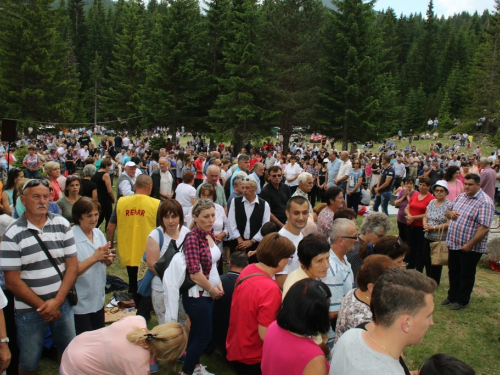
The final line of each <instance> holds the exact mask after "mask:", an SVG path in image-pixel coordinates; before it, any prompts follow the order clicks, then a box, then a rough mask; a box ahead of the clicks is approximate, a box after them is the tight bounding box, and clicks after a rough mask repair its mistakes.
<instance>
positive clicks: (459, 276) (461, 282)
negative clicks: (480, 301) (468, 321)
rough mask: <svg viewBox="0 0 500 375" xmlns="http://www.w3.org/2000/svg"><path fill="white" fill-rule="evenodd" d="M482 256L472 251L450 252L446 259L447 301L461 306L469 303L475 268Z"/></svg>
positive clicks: (474, 280) (474, 278) (474, 279)
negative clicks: (448, 286) (448, 287)
mask: <svg viewBox="0 0 500 375" xmlns="http://www.w3.org/2000/svg"><path fill="white" fill-rule="evenodd" d="M482 255H483V254H481V253H476V252H473V251H469V252H466V251H461V250H451V249H450V251H449V257H448V277H449V279H450V289H448V299H449V300H450V301H452V302H457V303H459V304H461V305H463V306H465V305H467V304H468V303H469V301H470V295H471V294H472V289H474V283H475V282H476V268H477V264H478V263H479V260H480V259H481V256H482Z"/></svg>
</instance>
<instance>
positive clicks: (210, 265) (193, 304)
mask: <svg viewBox="0 0 500 375" xmlns="http://www.w3.org/2000/svg"><path fill="white" fill-rule="evenodd" d="M188 172H190V171H188ZM188 172H186V173H188ZM186 173H184V175H186ZM181 185H182V184H181ZM192 212H193V224H192V225H193V228H192V230H191V233H189V234H188V235H187V236H186V239H185V241H184V255H185V259H186V270H187V273H188V274H189V276H190V277H191V280H192V281H194V282H195V284H196V285H195V286H193V287H192V288H191V289H189V290H188V291H186V292H184V293H182V304H183V306H184V310H185V311H186V313H187V314H188V316H189V319H190V320H191V329H190V331H189V345H188V348H187V354H186V358H185V360H184V365H183V366H182V374H187V375H191V374H193V373H196V374H198V373H200V374H203V373H206V370H205V369H204V366H202V365H201V364H200V363H199V360H200V357H201V355H202V353H203V351H204V350H205V348H206V347H207V346H208V344H210V341H211V339H212V309H213V303H214V299H218V298H220V297H221V296H222V295H223V293H224V290H223V289H222V283H221V281H220V277H219V273H218V272H217V262H218V261H219V259H220V257H221V252H220V249H219V247H218V246H217V244H216V241H215V235H214V233H213V226H214V222H215V204H214V202H212V201H209V200H200V201H198V202H196V204H195V205H194V207H193V211H192ZM204 371H205V372H204Z"/></svg>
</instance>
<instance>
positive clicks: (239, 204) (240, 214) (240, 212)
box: [232, 197, 266, 240]
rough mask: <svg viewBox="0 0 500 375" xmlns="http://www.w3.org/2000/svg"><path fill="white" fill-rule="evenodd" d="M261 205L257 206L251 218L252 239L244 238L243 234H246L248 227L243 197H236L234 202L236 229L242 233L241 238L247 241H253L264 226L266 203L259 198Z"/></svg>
mask: <svg viewBox="0 0 500 375" xmlns="http://www.w3.org/2000/svg"><path fill="white" fill-rule="evenodd" d="M258 199H259V203H258V204H255V205H254V206H255V207H254V209H253V212H252V216H250V238H243V233H245V227H246V225H247V220H248V219H247V216H246V215H245V204H244V203H243V197H236V198H234V200H233V203H232V204H234V216H235V218H236V227H237V228H238V231H239V232H240V236H241V238H243V239H245V240H250V239H252V238H253V237H254V236H255V235H256V234H257V233H258V232H259V230H260V228H261V227H262V225H263V224H264V223H263V222H262V219H263V218H264V210H265V208H266V206H265V204H266V201H265V200H263V199H261V198H258Z"/></svg>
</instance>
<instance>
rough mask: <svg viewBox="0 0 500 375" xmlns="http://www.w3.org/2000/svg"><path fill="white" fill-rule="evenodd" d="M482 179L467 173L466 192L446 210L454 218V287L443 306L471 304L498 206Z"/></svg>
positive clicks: (450, 262)
mask: <svg viewBox="0 0 500 375" xmlns="http://www.w3.org/2000/svg"><path fill="white" fill-rule="evenodd" d="M480 182H481V179H480V177H479V175H477V174H475V173H469V174H468V175H466V176H465V183H464V191H465V192H464V193H462V194H460V195H459V196H458V197H457V198H456V199H455V201H454V202H453V204H452V206H451V207H450V209H448V210H447V211H446V217H447V218H448V219H451V220H450V222H449V223H450V224H449V227H448V237H447V238H446V246H448V249H449V259H448V269H449V278H450V289H449V290H448V298H446V299H445V300H444V301H443V302H441V305H442V306H446V305H451V306H450V309H451V310H462V309H463V308H464V307H465V306H467V304H468V303H469V300H470V295H471V293H472V289H473V288H474V282H475V278H476V266H477V264H478V263H479V260H480V259H481V256H482V255H483V254H484V252H485V251H486V243H487V241H488V232H489V231H490V224H491V219H492V217H493V212H494V210H495V207H494V205H493V202H492V200H491V198H490V197H489V196H488V195H486V193H485V192H484V191H483V190H481V186H480Z"/></svg>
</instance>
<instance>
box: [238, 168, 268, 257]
mask: <svg viewBox="0 0 500 375" xmlns="http://www.w3.org/2000/svg"><path fill="white" fill-rule="evenodd" d="M256 191H257V181H255V180H254V179H253V178H250V177H245V178H243V179H242V181H241V193H242V195H243V196H242V197H237V198H235V199H234V202H233V204H232V205H231V208H230V209H229V215H228V223H229V244H228V245H229V248H230V249H231V253H233V252H234V251H236V250H240V251H243V252H245V253H248V251H250V250H255V249H256V248H257V246H258V245H259V242H260V241H262V234H261V233H260V228H262V226H263V225H264V224H265V223H267V222H268V221H269V220H270V216H271V209H270V208H269V205H268V204H267V202H266V201H265V200H263V199H261V198H259V197H258V196H257V194H256ZM252 258H253V259H252ZM250 260H251V263H255V262H256V261H257V258H256V257H255V256H253V257H251V258H250Z"/></svg>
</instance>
